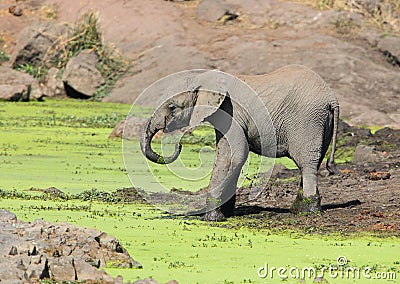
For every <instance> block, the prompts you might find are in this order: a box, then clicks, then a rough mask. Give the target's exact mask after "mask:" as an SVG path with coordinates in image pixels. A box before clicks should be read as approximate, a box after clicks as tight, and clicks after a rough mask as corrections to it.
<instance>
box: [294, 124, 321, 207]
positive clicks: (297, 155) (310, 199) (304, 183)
mask: <svg viewBox="0 0 400 284" xmlns="http://www.w3.org/2000/svg"><path fill="white" fill-rule="evenodd" d="M309 134H310V133H309ZM313 134H314V135H313ZM310 136H311V137H312V141H309V142H308V143H309V144H308V145H307V147H306V148H297V149H295V150H297V151H294V153H293V154H292V155H291V156H292V157H293V160H294V161H295V162H296V164H297V165H298V167H299V169H300V171H301V185H300V189H299V191H298V193H297V197H296V199H295V201H294V202H293V204H292V207H291V208H290V211H291V212H292V213H295V214H299V213H306V214H307V213H317V212H320V211H321V198H320V195H319V191H318V169H319V166H320V165H321V162H322V159H323V158H324V155H325V153H326V150H327V147H326V145H324V133H318V132H317V133H316V132H314V133H311V135H310ZM303 139H305V140H304V141H307V139H306V138H303ZM308 140H309V138H308ZM296 145H297V144H296ZM328 145H329V144H328Z"/></svg>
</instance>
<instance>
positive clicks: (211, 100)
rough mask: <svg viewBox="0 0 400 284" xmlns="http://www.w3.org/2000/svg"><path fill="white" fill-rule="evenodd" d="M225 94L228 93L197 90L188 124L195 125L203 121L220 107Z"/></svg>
mask: <svg viewBox="0 0 400 284" xmlns="http://www.w3.org/2000/svg"><path fill="white" fill-rule="evenodd" d="M226 96H229V94H228V93H226V94H220V93H214V92H210V91H201V90H198V91H197V100H196V104H195V106H194V108H193V111H192V116H191V118H190V123H189V125H190V126H197V125H199V124H200V123H201V122H203V121H205V120H206V119H207V117H209V116H211V115H212V114H213V113H215V112H216V111H217V110H218V109H219V108H220V106H221V104H222V102H223V101H224V100H225V98H226Z"/></svg>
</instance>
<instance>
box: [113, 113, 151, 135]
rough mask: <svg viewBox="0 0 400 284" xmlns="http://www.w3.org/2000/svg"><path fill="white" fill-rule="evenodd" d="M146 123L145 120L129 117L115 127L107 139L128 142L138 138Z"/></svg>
mask: <svg viewBox="0 0 400 284" xmlns="http://www.w3.org/2000/svg"><path fill="white" fill-rule="evenodd" d="M146 121H147V119H145V118H141V117H136V116H129V117H128V118H126V119H124V120H121V121H120V122H119V123H118V124H117V125H116V126H115V128H114V129H113V131H112V132H111V134H110V136H109V137H110V138H114V137H120V138H124V139H128V140H132V139H135V138H140V135H141V133H142V130H143V127H144V125H145V124H146Z"/></svg>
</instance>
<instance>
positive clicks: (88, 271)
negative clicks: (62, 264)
mask: <svg viewBox="0 0 400 284" xmlns="http://www.w3.org/2000/svg"><path fill="white" fill-rule="evenodd" d="M74 268H75V272H76V280H78V281H88V280H91V281H101V282H111V283H112V282H114V279H113V278H112V277H111V276H110V275H108V274H107V273H105V272H104V271H103V270H97V268H95V267H93V266H91V265H90V264H89V263H87V262H77V263H75V264H74Z"/></svg>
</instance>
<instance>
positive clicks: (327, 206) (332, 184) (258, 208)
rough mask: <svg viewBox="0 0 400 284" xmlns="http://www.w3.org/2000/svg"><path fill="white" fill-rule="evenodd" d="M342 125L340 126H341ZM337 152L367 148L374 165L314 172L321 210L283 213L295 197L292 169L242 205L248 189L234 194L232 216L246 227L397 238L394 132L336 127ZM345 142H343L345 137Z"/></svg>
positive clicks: (399, 160)
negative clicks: (360, 146) (372, 151)
mask: <svg viewBox="0 0 400 284" xmlns="http://www.w3.org/2000/svg"><path fill="white" fill-rule="evenodd" d="M342 126H343V124H342ZM339 137H340V139H339V140H342V141H343V140H345V141H346V142H345V143H344V144H342V145H341V147H342V148H346V147H349V149H351V148H353V147H354V145H355V144H358V143H360V144H363V145H371V146H373V147H374V148H375V151H376V152H375V154H376V155H377V156H376V157H377V158H376V161H374V162H360V163H354V162H351V163H344V164H339V165H338V168H339V170H340V172H341V173H340V174H338V175H330V176H329V175H326V174H325V172H326V171H324V170H323V169H322V168H321V171H320V180H319V190H320V194H321V197H322V209H323V212H322V213H321V214H320V215H308V216H294V215H293V214H291V213H289V208H290V205H291V203H292V202H293V200H294V199H295V197H296V191H297V189H298V186H299V178H300V174H299V171H298V170H287V169H283V170H280V171H278V173H277V174H275V176H274V177H272V178H271V179H270V180H269V182H268V183H267V184H266V185H263V186H262V190H261V194H259V196H258V198H257V199H255V200H253V201H251V202H247V200H248V196H249V194H250V192H251V191H252V188H242V189H239V192H238V201H237V203H238V204H241V203H242V205H239V206H238V207H237V209H236V215H237V216H240V217H238V218H239V220H240V219H241V218H243V220H241V221H240V222H239V224H240V223H242V221H243V222H246V223H247V224H248V225H249V226H251V227H257V228H272V229H294V228H297V229H300V230H302V231H306V232H339V233H340V232H344V233H352V232H375V233H378V234H388V235H400V151H399V149H398V146H399V145H400V144H399V141H400V131H399V130H391V129H388V128H385V129H382V130H380V131H377V132H376V133H375V134H374V135H371V134H369V132H368V131H366V130H364V129H357V128H353V127H348V126H347V127H345V128H343V127H341V133H340V135H339ZM346 137H347V138H349V139H347V140H346V139H345V138H346Z"/></svg>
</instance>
